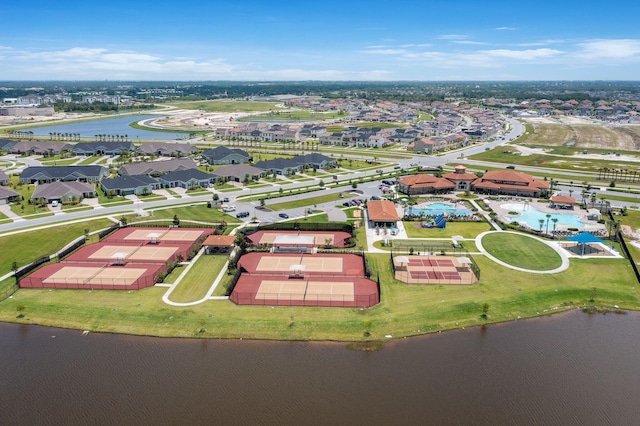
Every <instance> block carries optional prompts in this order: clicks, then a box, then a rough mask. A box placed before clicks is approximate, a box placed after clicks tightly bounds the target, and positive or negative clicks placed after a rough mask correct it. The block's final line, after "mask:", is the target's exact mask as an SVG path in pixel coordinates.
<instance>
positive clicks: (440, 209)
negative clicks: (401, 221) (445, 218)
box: [404, 203, 471, 216]
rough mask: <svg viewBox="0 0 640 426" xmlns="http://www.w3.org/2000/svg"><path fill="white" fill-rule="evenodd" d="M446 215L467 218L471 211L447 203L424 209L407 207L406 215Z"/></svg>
mask: <svg viewBox="0 0 640 426" xmlns="http://www.w3.org/2000/svg"><path fill="white" fill-rule="evenodd" d="M442 213H446V214H447V215H449V216H466V215H468V214H469V213H471V209H466V208H457V207H456V205H455V204H447V203H429V204H426V205H425V206H424V207H421V208H416V207H407V208H406V209H404V214H405V215H408V216H414V215H415V216H421V215H423V216H438V215H440V214H442Z"/></svg>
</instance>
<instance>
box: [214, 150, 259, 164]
mask: <svg viewBox="0 0 640 426" xmlns="http://www.w3.org/2000/svg"><path fill="white" fill-rule="evenodd" d="M202 157H203V158H205V159H206V160H207V162H209V164H212V165H219V164H242V163H250V162H251V161H253V158H252V157H251V155H249V154H248V153H247V152H246V151H243V150H241V149H237V148H235V149H231V148H227V147H226V146H218V147H216V148H214V149H208V150H206V151H204V152H203V153H202Z"/></svg>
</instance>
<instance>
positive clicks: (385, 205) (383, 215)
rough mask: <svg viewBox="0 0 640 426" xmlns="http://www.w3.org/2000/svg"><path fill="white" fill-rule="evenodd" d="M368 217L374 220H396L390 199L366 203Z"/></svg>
mask: <svg viewBox="0 0 640 426" xmlns="http://www.w3.org/2000/svg"><path fill="white" fill-rule="evenodd" d="M367 211H368V213H369V219H370V220H372V221H374V222H390V221H398V220H400V218H399V217H398V212H397V211H396V206H395V205H394V204H393V203H392V202H391V201H385V200H374V201H369V202H368V203H367Z"/></svg>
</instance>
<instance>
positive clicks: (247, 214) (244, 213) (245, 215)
mask: <svg viewBox="0 0 640 426" xmlns="http://www.w3.org/2000/svg"><path fill="white" fill-rule="evenodd" d="M236 217H237V218H239V219H242V218H243V217H249V212H238V214H236Z"/></svg>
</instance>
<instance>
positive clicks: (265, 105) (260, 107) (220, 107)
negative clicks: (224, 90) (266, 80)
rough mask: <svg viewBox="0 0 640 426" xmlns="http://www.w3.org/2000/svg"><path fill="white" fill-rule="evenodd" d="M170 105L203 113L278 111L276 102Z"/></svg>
mask: <svg viewBox="0 0 640 426" xmlns="http://www.w3.org/2000/svg"><path fill="white" fill-rule="evenodd" d="M170 105H173V106H175V107H176V108H180V109H196V110H200V111H204V112H259V111H275V110H277V109H278V108H277V107H276V105H277V103H276V102H251V101H194V102H175V103H171V104H170Z"/></svg>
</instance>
